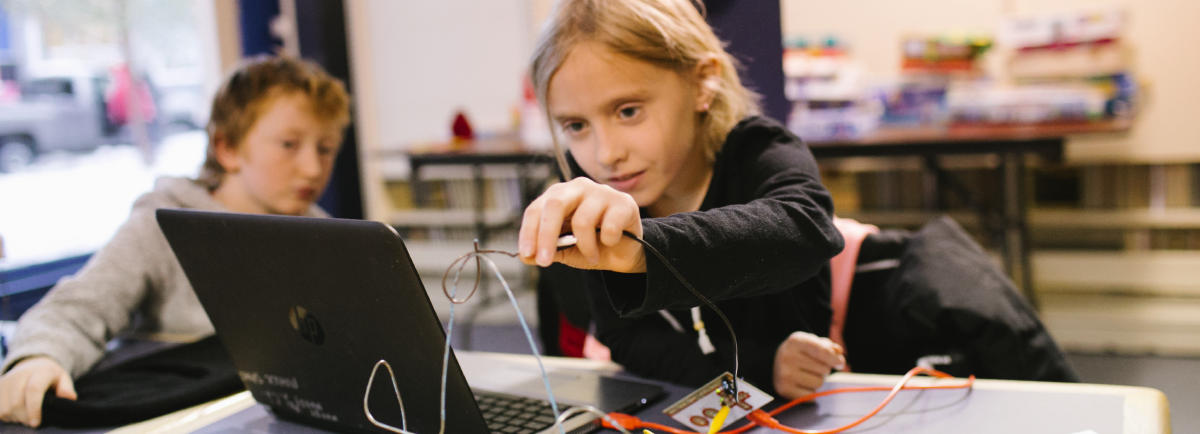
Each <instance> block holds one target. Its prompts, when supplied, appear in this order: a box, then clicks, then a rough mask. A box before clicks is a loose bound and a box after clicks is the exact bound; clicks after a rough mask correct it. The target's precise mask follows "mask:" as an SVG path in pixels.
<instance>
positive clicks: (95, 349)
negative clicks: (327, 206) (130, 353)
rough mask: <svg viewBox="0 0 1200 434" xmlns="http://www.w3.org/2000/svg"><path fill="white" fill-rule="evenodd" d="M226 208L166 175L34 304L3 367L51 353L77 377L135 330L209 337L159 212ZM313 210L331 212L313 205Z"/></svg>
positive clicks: (313, 214) (201, 188)
mask: <svg viewBox="0 0 1200 434" xmlns="http://www.w3.org/2000/svg"><path fill="white" fill-rule="evenodd" d="M159 208H190V209H197V210H208V211H227V210H226V209H225V208H224V207H223V206H222V205H221V204H220V203H218V202H217V201H216V200H214V199H213V197H212V195H211V194H210V193H209V191H208V189H207V188H205V187H204V186H202V185H201V184H198V183H196V182H195V181H193V180H190V179H187V178H165V177H164V178H159V179H158V181H157V182H155V185H154V191H151V192H149V193H146V194H144V195H142V197H140V198H138V200H137V202H135V203H134V204H133V211H132V212H131V213H130V215H129V220H126V221H125V224H124V225H122V226H121V228H120V229H118V230H117V233H116V235H114V236H113V238H112V240H110V241H109V242H108V244H107V245H105V246H104V247H103V248H101V249H100V251H98V252H96V254H95V255H93V256H92V258H91V259H90V260H89V261H88V262H87V264H86V265H84V266H83V268H82V269H81V270H79V272H78V273H76V274H75V275H74V276H71V277H65V278H63V279H62V280H61V281H59V282H58V285H56V286H55V287H54V289H51V290H50V292H49V293H47V294H46V297H45V298H43V299H42V300H41V301H40V302H38V304H36V305H34V306H33V307H32V308H30V309H29V311H28V312H26V313H25V315H23V316H21V320H20V322H19V323H18V325H17V333H16V335H15V336H14V337H13V341H12V344H11V345H9V354H8V357H7V358H6V359H5V360H4V366H3V369H2V370H0V372H8V370H9V369H10V368H12V365H13V364H15V363H16V362H18V361H20V360H21V359H24V358H28V357H31V356H48V357H50V358H52V359H54V360H55V361H57V362H58V363H59V365H61V366H62V367H63V369H66V370H67V372H70V373H71V376H72V377H74V378H78V377H79V376H80V375H83V374H84V373H86V372H87V371H88V370H89V369H91V367H92V365H94V364H95V363H96V362H97V361H99V360H100V358H101V357H103V356H104V352H105V349H106V345H107V343H108V342H109V341H110V340H112V339H113V338H115V337H117V336H120V335H122V334H125V333H128V332H135V333H165V334H179V335H194V336H204V335H210V334H212V333H213V327H212V323H210V322H209V321H208V315H207V314H205V313H204V308H203V307H201V306H200V300H198V299H197V298H196V294H195V293H194V292H192V285H191V284H190V283H188V280H187V276H185V275H184V274H183V269H182V268H181V267H180V266H179V261H178V260H176V259H175V254H174V253H173V252H172V251H171V247H170V245H168V244H167V239H166V237H164V236H163V233H162V231H161V230H160V229H159V228H158V222H157V220H155V217H154V211H155V210H157V209H159ZM307 215H308V216H310V217H327V216H328V215H327V214H325V212H324V211H322V210H321V209H320V208H318V207H317V206H316V205H313V206H312V207H311V208H309V210H308V213H307Z"/></svg>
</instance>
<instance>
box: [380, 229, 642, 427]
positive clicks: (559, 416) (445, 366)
mask: <svg viewBox="0 0 1200 434" xmlns="http://www.w3.org/2000/svg"><path fill="white" fill-rule="evenodd" d="M471 259H475V260H476V261H482V262H484V263H486V264H487V266H488V268H490V269H491V270H492V273H493V274H494V275H495V276H496V279H497V280H499V281H500V285H501V286H503V287H504V293H505V294H506V295H507V296H508V299H509V301H511V302H512V306H513V309H514V310H516V312H517V319H518V320H519V321H520V322H521V329H522V330H523V331H524V332H525V339H526V340H528V341H529V349H530V350H531V351H533V357H534V359H536V360H537V363H538V370H539V371H540V372H541V374H542V383H543V384H544V385H545V386H546V396H547V397H548V398H549V399H548V400H549V401H550V410H551V411H552V412H553V413H554V426H555V427H557V428H558V432H559V434H566V430H565V428H564V427H563V422H565V421H566V420H567V419H569V418H570V417H571V416H573V415H574V414H579V413H583V412H592V413H596V414H599V415H600V416H601V417H602V418H603V419H605V420H607V421H608V422H609V423H611V424H612V425H613V426H615V427H617V428H618V429H619V430H620V431H621V432H622V433H625V434H630V432H629V431H628V430H626V429H625V428H624V427H622V426H621V425H620V424H618V423H616V422H615V421H614V420H613V419H612V418H611V417H609V416H608V415H607V414H604V412H602V411H600V410H599V409H597V408H595V407H591V406H579V407H572V408H571V409H568V410H567V411H566V412H564V413H559V411H558V401H557V400H555V399H554V391H553V390H552V389H551V387H550V375H549V374H547V373H546V366H545V365H544V364H543V363H542V355H541V353H540V352H538V348H537V343H535V342H534V340H533V332H532V331H530V330H529V322H528V321H526V320H525V315H524V314H523V313H521V307H520V305H518V304H517V297H516V296H515V295H513V292H512V288H510V287H509V286H508V281H507V280H505V279H504V276H503V275H501V274H500V269H499V268H498V267H496V263H495V261H492V259H491V258H489V257H487V256H484V254H483V253H482V252H479V251H475V252H471V253H468V254H466V255H463V256H461V257H459V258H458V259H457V260H455V261H454V262H452V263H451V264H450V268H451V269H454V268H455V266H456V265H458V268H457V270H456V271H455V273H454V285H453V286H452V287H451V289H450V291H449V292H448V293H447V294H446V295H447V298H449V299H450V315H449V324H448V325H447V326H446V347H445V351H444V352H443V353H442V387H441V389H442V390H441V408H440V413H439V417H440V419H441V427H440V428H439V430H438V434H445V432H446V378H447V377H448V373H449V366H450V363H449V362H450V338H451V337H452V336H454V306H455V305H457V304H462V303H466V302H467V300H469V299H470V298H471V295H474V291H472V292H471V294H470V295H468V296H467V297H466V298H464V299H462V300H458V299H456V298H455V297H456V296H457V295H458V281H459V277H460V276H461V275H462V270H463V268H464V267H465V266H466V264H467V261H470V260H471ZM460 262H461V264H460ZM477 264H478V262H477ZM476 275H477V276H480V277H479V278H480V279H482V276H483V274H482V273H477V274H476ZM443 282H444V279H443ZM478 284H479V282H476V285H478ZM380 365H383V366H384V367H386V368H387V369H388V372H389V373H390V374H391V378H392V386H393V388H395V391H396V400H397V401H398V402H399V404H400V418H401V422H402V424H403V426H404V427H403V428H396V427H394V426H391V425H388V424H385V423H382V422H379V421H378V420H376V419H375V416H374V415H372V414H371V409H370V408H369V407H368V406H367V400H368V398H369V397H370V396H371V385H372V384H373V382H374V381H375V373H376V371H377V370H378V369H379V366H380ZM363 412H364V413H366V415H367V420H369V421H370V422H371V423H372V424H374V425H375V426H377V427H380V428H383V429H386V430H388V431H391V432H395V433H397V434H416V433H413V432H409V431H407V428H408V421H407V419H405V417H404V401H403V400H402V399H401V398H400V389H399V386H398V385H397V383H396V374H395V372H393V371H392V367H391V365H390V364H388V362H387V361H386V360H380V361H379V362H377V363H376V364H375V367H374V368H373V369H371V378H370V379H369V380H367V391H366V394H365V395H364V396H363Z"/></svg>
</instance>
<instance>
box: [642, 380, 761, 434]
mask: <svg viewBox="0 0 1200 434" xmlns="http://www.w3.org/2000/svg"><path fill="white" fill-rule="evenodd" d="M731 380H733V374H730V373H728V372H726V373H724V374H721V376H720V377H717V378H716V379H714V380H713V381H710V382H709V383H708V384H705V385H704V386H703V387H701V388H699V389H696V390H695V391H694V392H692V393H690V394H688V396H685V397H684V398H683V399H681V400H679V402H676V403H674V404H671V406H670V407H667V409H666V410H663V414H665V415H667V416H671V418H672V419H675V420H676V421H678V422H679V423H681V424H683V425H684V426H686V427H688V428H691V429H692V430H695V431H696V432H702V433H706V432H709V430H710V429H711V428H712V427H711V426H710V425H712V423H713V418H714V417H716V416H717V413H718V412H720V411H721V395H720V393H721V382H722V381H731ZM737 390H738V405H735V406H733V407H732V408H730V409H729V415H728V416H727V417H726V418H725V423H723V424H722V426H721V427H720V428H725V427H728V426H729V425H731V424H733V423H734V422H737V421H738V420H741V419H742V418H743V417H746V415H748V414H750V412H752V411H754V410H758V409H759V408H762V406H764V405H767V403H769V402H771V401H772V400H774V399H775V398H774V397H772V396H771V395H768V394H767V393H766V392H763V391H761V390H758V389H757V388H755V387H754V386H751V385H750V384H748V383H746V382H745V381H742V380H737ZM720 428H719V429H720Z"/></svg>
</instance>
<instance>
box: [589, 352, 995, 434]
mask: <svg viewBox="0 0 1200 434" xmlns="http://www.w3.org/2000/svg"><path fill="white" fill-rule="evenodd" d="M920 374H926V375H930V376H933V377H937V378H954V376H952V375H950V374H947V373H945V372H941V371H937V370H933V369H928V368H922V367H916V368H912V369H911V370H909V371H908V373H907V374H904V378H902V379H901V380H900V382H899V383H897V384H896V385H895V386H892V387H887V386H864V387H843V388H838V389H832V390H826V391H824V392H817V393H810V394H808V395H805V396H802V397H799V398H796V399H794V400H792V401H791V402H789V403H787V404H784V405H781V406H779V407H778V408H776V409H774V410H771V411H770V412H769V413H768V412H765V411H762V410H754V412H752V413H750V414H749V415H747V416H746V419H748V420H749V423H746V424H745V425H742V426H740V427H737V428H735V429H732V430H729V431H722V432H721V434H741V433H743V432H746V431H748V430H749V429H751V428H754V427H755V426H761V427H766V428H771V429H776V430H780V431H784V432H788V433H795V434H836V433H840V432H842V431H845V430H848V429H850V428H854V427H856V426H858V425H859V424H862V423H863V422H866V421H867V420H868V419H871V418H872V417H874V416H875V415H876V414H879V412H880V411H881V410H883V408H884V407H886V406H887V405H888V403H890V402H892V398H895V397H896V394H898V393H900V391H901V390H932V389H970V388H971V387H973V386H974V385H975V376H974V375H972V376H970V377H968V378H967V382H966V383H963V384H940V385H931V386H909V385H908V381H909V380H911V379H912V378H913V377H915V376H917V375H920ZM883 391H891V393H888V395H887V397H885V398H884V399H883V401H882V402H880V403H879V405H878V406H876V407H875V409H874V410H871V412H870V413H867V415H865V416H863V417H861V418H859V419H858V420H856V421H854V422H851V423H849V424H847V425H845V426H842V427H839V428H835V429H831V430H801V429H796V428H791V427H787V426H784V425H782V424H780V423H779V421H777V420H775V418H774V417H772V416H775V415H777V414H779V413H781V412H783V411H785V410H787V409H789V408H792V407H795V406H797V405H799V404H802V403H805V402H808V401H812V400H814V399H817V398H821V397H825V396H830V395H837V394H842V393H854V392H883ZM609 416H610V417H612V418H613V420H615V421H616V422H617V423H619V424H620V425H621V426H623V427H625V429H627V430H629V429H638V428H646V429H653V430H659V431H664V432H668V433H672V434H692V431H688V430H682V429H679V428H674V427H669V426H666V425H662V424H657V423H653V422H646V421H643V420H641V419H638V418H636V417H633V416H630V415H627V414H620V413H609ZM603 424H604V427H605V428H615V427H614V426H613V425H612V424H610V423H609V422H608V421H604V423H603Z"/></svg>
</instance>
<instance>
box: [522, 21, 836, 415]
mask: <svg viewBox="0 0 1200 434" xmlns="http://www.w3.org/2000/svg"><path fill="white" fill-rule="evenodd" d="M697 6H698V5H694V4H693V3H692V2H690V1H688V0H562V1H561V2H560V3H559V5H558V6H557V8H556V9H555V11H554V12H553V13H552V14H551V17H550V18H549V22H548V23H547V25H546V27H545V28H544V29H543V31H542V33H541V36H540V39H539V41H538V44H537V47H536V49H535V52H534V55H533V60H532V66H531V71H530V73H531V76H532V81H533V84H534V88H535V91H536V93H537V97H538V99H539V101H540V103H541V104H542V105H543V107H544V108H545V110H546V113H547V116H548V118H549V120H550V125H551V128H552V129H553V130H554V131H553V132H554V136H555V143H556V150H557V153H558V157H559V163H560V166H561V168H562V170H563V172H564V173H565V174H567V176H566V179H569V181H566V182H562V183H559V184H556V185H554V186H551V187H550V188H549V189H548V190H547V191H546V192H545V193H544V194H543V195H542V196H541V197H539V198H538V199H537V200H535V201H534V202H533V203H532V204H531V205H530V206H529V207H528V208H527V209H526V211H525V215H524V217H523V221H522V224H521V230H520V236H519V248H520V256H521V258H522V260H523V261H525V262H526V263H529V264H537V265H540V266H543V267H545V266H549V265H550V264H552V263H562V264H566V265H568V266H570V267H573V268H577V269H581V270H587V271H583V272H582V273H584V275H583V276H582V279H583V281H584V282H585V285H584V286H585V287H586V289H587V292H588V294H589V297H590V299H591V303H592V310H593V318H594V324H595V326H596V330H595V336H596V338H597V339H598V340H599V341H600V342H601V343H602V344H604V345H606V346H607V347H608V348H609V349H610V350H611V356H612V359H613V360H614V361H616V362H618V363H621V364H623V365H624V366H625V367H626V368H627V369H629V370H630V371H631V372H634V373H637V374H641V375H645V376H649V377H654V378H659V379H663V380H668V381H672V382H676V383H680V384H686V385H696V386H699V385H702V384H704V383H706V382H708V381H709V380H712V379H713V378H715V377H716V376H717V375H718V374H720V373H721V372H724V371H727V370H730V369H731V368H732V366H733V363H732V358H733V348H732V342H731V336H730V335H729V333H728V332H727V331H726V330H725V329H724V328H723V327H704V325H703V324H704V321H703V318H710V319H715V318H716V316H715V314H714V313H713V312H712V311H711V310H708V309H707V308H703V309H700V308H695V306H700V305H701V302H700V300H698V299H697V298H696V297H695V296H693V295H692V294H691V293H690V292H688V291H687V290H685V288H684V287H683V285H682V284H681V282H679V281H678V280H677V279H676V278H675V277H674V276H673V275H672V274H671V273H670V272H669V271H668V269H667V268H666V266H665V264H663V263H661V262H659V261H658V260H657V259H656V258H655V257H654V256H649V255H647V254H646V252H645V250H644V248H643V246H642V245H641V244H639V243H638V242H637V241H635V240H632V239H629V238H628V237H626V236H624V235H623V233H625V232H628V233H630V234H632V235H635V236H637V237H640V238H642V239H644V240H645V241H646V242H648V243H649V244H650V245H652V246H654V247H655V248H656V249H657V250H659V251H661V252H662V253H663V254H664V255H665V256H666V258H667V259H668V260H669V261H670V262H671V265H673V266H674V267H675V268H676V269H678V270H679V271H680V272H681V273H682V275H683V276H685V277H686V278H687V280H688V281H689V282H691V283H692V284H693V285H694V286H695V287H696V288H697V289H698V290H699V291H701V292H702V293H703V294H704V295H705V296H706V297H708V298H709V299H711V300H713V301H714V302H716V303H717V306H719V307H720V309H721V310H722V311H724V312H725V314H726V315H727V316H728V317H729V319H730V320H731V322H732V324H733V327H734V329H735V331H736V332H737V335H738V341H739V346H740V360H741V371H742V374H744V377H745V378H746V379H747V380H749V381H750V382H751V383H754V384H755V385H757V386H759V387H761V388H763V389H765V390H767V391H768V392H773V393H777V394H779V395H782V396H785V397H789V398H792V397H797V396H800V395H804V394H806V393H808V392H811V391H812V390H815V389H816V388H817V387H820V385H821V384H822V383H823V381H824V377H825V375H827V374H828V373H829V372H830V370H831V369H833V368H835V367H837V366H840V365H842V364H843V363H844V362H845V359H844V357H843V356H842V354H841V353H842V351H841V348H840V347H839V346H837V345H836V344H834V343H832V342H830V341H829V340H828V339H826V338H823V337H819V336H825V335H827V334H828V329H829V320H830V315H831V313H830V307H829V272H828V263H829V259H830V258H832V257H833V256H834V255H836V254H837V253H838V252H840V251H841V250H842V245H843V241H842V238H841V235H840V234H839V232H838V230H837V229H836V228H835V226H834V224H833V217H832V216H833V202H832V200H831V198H830V195H829V193H828V192H827V191H826V190H825V188H824V187H823V186H822V185H821V180H820V176H819V173H818V169H817V165H816V163H815V161H814V159H813V157H812V154H811V153H810V152H809V150H808V148H807V147H806V146H805V145H804V144H803V143H802V142H801V141H800V139H799V138H797V137H796V136H794V135H793V134H791V133H790V132H788V130H787V129H786V128H784V127H783V126H782V125H780V124H779V123H778V122H776V121H774V120H772V119H768V118H765V117H762V116H760V115H759V108H758V103H757V100H758V98H757V95H755V94H754V93H753V92H751V91H750V90H748V89H746V87H745V86H743V85H742V83H741V81H740V79H739V78H738V69H737V63H736V61H735V60H734V59H733V57H732V56H730V54H729V53H727V52H726V51H725V49H724V46H723V44H722V42H721V41H720V40H719V39H718V38H717V37H716V35H715V34H714V33H713V30H712V28H710V27H709V26H708V24H707V23H705V21H704V18H703V16H702V12H701V8H702V6H700V7H697ZM564 232H572V233H573V234H574V235H575V236H576V237H577V239H578V241H577V244H576V245H575V246H574V247H571V248H568V249H565V250H561V251H560V250H557V249H556V243H557V241H558V238H559V236H560V235H561V234H562V233H564ZM689 310H690V312H689ZM656 312H658V313H659V314H655V313H656ZM647 314H654V315H647ZM689 323H690V324H693V327H692V330H685V328H684V327H683V326H682V325H681V324H689ZM714 323H719V322H714Z"/></svg>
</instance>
